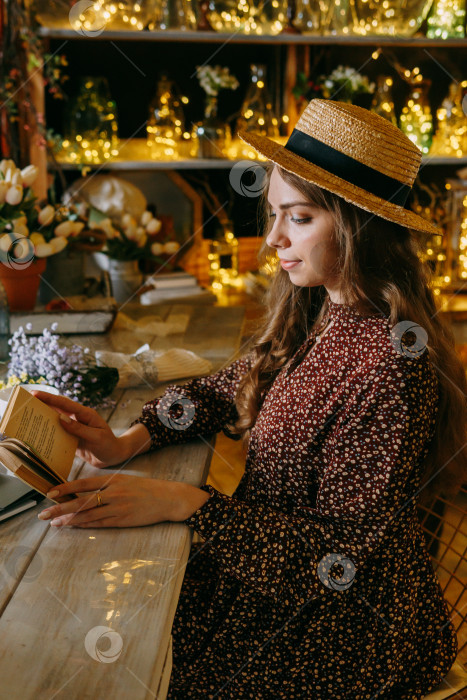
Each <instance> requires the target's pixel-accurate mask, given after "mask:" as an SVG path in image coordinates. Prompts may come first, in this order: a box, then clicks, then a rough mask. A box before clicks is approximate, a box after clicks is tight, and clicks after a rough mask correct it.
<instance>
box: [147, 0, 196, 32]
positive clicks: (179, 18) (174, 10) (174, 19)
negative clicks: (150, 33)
mask: <svg viewBox="0 0 467 700" xmlns="http://www.w3.org/2000/svg"><path fill="white" fill-rule="evenodd" d="M193 5H194V3H193V2H192V0H153V1H152V3H151V10H150V17H149V25H148V26H149V29H151V30H164V29H173V30H178V31H192V30H195V29H196V15H195V11H194V8H193Z"/></svg>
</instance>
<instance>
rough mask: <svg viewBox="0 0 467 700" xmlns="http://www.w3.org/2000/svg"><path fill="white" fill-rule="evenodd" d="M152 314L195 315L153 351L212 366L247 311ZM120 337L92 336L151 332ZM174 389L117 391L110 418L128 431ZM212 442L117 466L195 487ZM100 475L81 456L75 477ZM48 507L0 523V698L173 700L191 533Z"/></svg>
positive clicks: (109, 341)
mask: <svg viewBox="0 0 467 700" xmlns="http://www.w3.org/2000/svg"><path fill="white" fill-rule="evenodd" d="M124 311H125V312H126V313H128V311H129V309H128V308H126V309H124ZM151 311H153V312H154V311H155V312H156V313H157V314H158V315H160V316H161V317H163V318H165V319H167V318H169V317H170V315H171V314H173V313H177V314H179V313H188V314H189V315H190V320H189V325H188V327H187V329H186V331H185V333H184V334H178V335H170V336H167V337H165V338H160V337H159V338H157V339H153V341H152V342H151V345H152V347H155V348H157V349H168V348H170V347H174V346H176V347H184V348H186V349H189V350H193V351H194V352H196V353H198V354H199V355H201V356H203V357H205V358H207V359H209V360H210V361H211V362H212V364H213V371H217V370H218V369H220V368H221V367H223V366H226V365H228V364H229V363H230V362H232V361H233V359H235V356H236V354H237V353H238V350H239V347H238V342H239V338H240V337H241V332H242V322H243V316H244V309H243V308H242V307H236V308H235V307H234V308H232V307H230V308H225V307H223V308H222V307H218V306H194V305H186V306H180V305H171V306H169V305H166V306H162V305H159V306H157V307H152V309H149V308H148V307H145V308H144V315H147V314H149V313H151ZM123 336H125V334H123ZM123 336H120V337H118V336H115V335H114V332H113V331H112V333H110V334H109V335H108V336H107V337H106V338H105V339H104V337H103V336H95V338H94V343H97V344H99V345H101V346H102V345H106V346H107V347H108V348H112V349H117V348H118V349H121V348H122V346H123V348H124V351H130V350H135V349H136V348H137V347H138V346H139V345H141V344H142V342H146V340H147V338H143V339H141V338H139V337H136V338H135V334H131V333H129V334H128V333H127V334H126V336H125V337H123ZM170 383H179V384H180V383H183V380H177V381H176V382H170ZM166 386H167V384H163V385H159V386H158V388H157V390H156V391H154V390H148V389H146V388H144V387H138V388H135V389H127V390H126V391H124V392H121V391H120V392H118V394H117V395H116V398H117V400H118V403H117V406H116V408H115V409H114V410H113V411H112V412H110V413H109V415H108V416H107V418H108V420H109V422H110V425H111V427H112V428H113V429H114V431H115V432H116V433H117V434H120V433H121V432H123V431H124V430H125V429H126V428H127V427H128V426H129V424H130V422H131V420H133V419H134V418H135V417H137V416H139V415H140V410H141V406H142V405H143V403H144V402H145V401H147V400H148V399H150V398H154V396H158V395H160V394H162V393H163V391H164V389H165V387H166ZM214 442H215V436H213V437H212V438H210V439H204V438H200V439H198V440H194V441H192V442H190V443H189V444H186V445H181V446H176V447H175V446H172V447H166V448H163V449H161V450H158V451H156V452H152V453H149V454H147V455H141V456H139V457H136V458H135V459H133V460H132V461H131V463H130V464H129V465H128V466H127V467H125V468H124V469H123V470H122V471H121V473H123V474H133V475H140V476H144V477H153V478H159V479H160V478H163V479H172V480H177V481H184V482H187V483H189V484H193V485H196V486H199V485H201V484H202V483H203V482H204V480H205V478H206V476H207V472H208V468H209V463H210V460H211V454H212V448H213V445H214ZM112 471H116V470H111V469H108V470H105V472H107V473H110V472H112ZM102 473H103V472H102V471H101V470H98V469H96V468H94V467H91V466H89V465H87V464H84V463H82V462H81V461H79V460H75V464H74V465H73V471H72V473H71V475H70V478H73V479H74V478H78V477H84V476H91V475H96V474H98V475H102ZM48 503H49V502H48V501H44V502H43V503H42V504H40V505H39V506H37V507H36V508H34V509H31V510H29V511H26V512H25V513H23V514H21V515H19V516H16V517H14V518H12V519H11V520H7V521H5V522H4V523H2V524H1V525H0V640H1V642H0V698H1V699H2V700H3V699H5V700H6V699H7V698H8V700H16V699H21V700H28V699H30V700H53V699H55V698H57V700H60V699H62V698H63V699H64V698H66V699H67V700H72V699H76V700H78V699H79V700H84V699H85V698H89V699H90V700H91V699H92V700H100V699H104V698H105V699H107V698H112V700H118V699H119V698H121V699H122V700H128V699H129V698H131V700H138V699H139V698H141V699H143V698H145V699H148V698H155V697H157V698H158V699H159V700H160V699H161V698H165V695H166V692H167V687H168V684H169V679H170V669H171V644H170V641H171V637H170V631H171V626H172V622H173V617H174V614H175V609H176V606H177V600H178V596H179V592H180V587H181V584H182V580H183V575H184V569H185V566H186V563H187V560H188V554H189V551H190V544H191V534H192V533H191V530H190V529H189V528H188V527H186V526H185V525H183V524H181V523H162V524H158V525H151V526H146V527H136V528H122V529H120V528H107V529H95V530H80V529H78V528H76V529H73V528H71V527H64V528H61V529H55V528H51V527H50V526H49V524H48V523H46V522H43V521H41V520H38V519H37V513H38V512H39V511H40V510H42V509H43V508H44V507H45V505H46V504H48ZM99 627H102V628H103V629H100V630H99V629H97V628H99ZM106 628H110V630H111V632H110V633H107V632H106ZM85 644H86V647H85ZM93 656H94V657H95V658H93Z"/></svg>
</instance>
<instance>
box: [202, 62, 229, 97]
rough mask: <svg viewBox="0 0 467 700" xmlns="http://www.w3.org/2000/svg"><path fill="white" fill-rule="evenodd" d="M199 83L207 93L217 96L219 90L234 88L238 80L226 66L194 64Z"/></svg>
mask: <svg viewBox="0 0 467 700" xmlns="http://www.w3.org/2000/svg"><path fill="white" fill-rule="evenodd" d="M196 76H197V78H198V80H199V84H200V85H201V87H202V88H203V90H204V92H205V93H206V94H207V95H210V96H212V97H217V95H218V94H219V91H220V90H236V89H237V88H238V86H239V82H238V80H237V78H236V77H235V76H234V75H231V73H230V71H229V69H228V68H222V67H221V66H196Z"/></svg>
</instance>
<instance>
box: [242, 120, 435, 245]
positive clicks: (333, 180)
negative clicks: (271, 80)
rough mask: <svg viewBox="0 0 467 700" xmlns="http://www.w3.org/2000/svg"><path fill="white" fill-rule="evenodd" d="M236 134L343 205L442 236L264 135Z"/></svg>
mask: <svg viewBox="0 0 467 700" xmlns="http://www.w3.org/2000/svg"><path fill="white" fill-rule="evenodd" d="M237 135H238V136H239V138H241V139H242V141H244V142H245V143H247V144H248V145H249V146H252V148H254V149H255V151H257V152H258V153H260V154H261V155H262V156H264V157H265V158H267V159H268V160H270V161H271V162H272V163H275V164H276V165H279V166H280V167H281V168H284V170H287V171H288V172H290V173H294V174H295V175H298V176H299V177H301V178H303V179H304V180H306V181H307V182H311V183H313V184H314V185H318V187H322V188H323V189H325V190H328V191H329V192H332V193H333V194H337V195H338V196H339V197H342V199H345V200H346V202H350V203H351V204H355V206H357V207H360V208H361V209H365V210H366V211H368V212H370V213H372V214H376V215H377V216H380V217H382V218H383V219H386V220H387V221H393V222H394V223H396V224H400V225H402V226H406V227H407V228H410V229H415V230H416V231H422V232H424V233H435V234H438V235H442V234H443V231H442V230H441V229H440V228H438V227H437V226H435V225H434V224H431V223H430V222H429V221H427V219H424V218H423V217H422V216H419V215H418V214H415V212H412V211H410V210H409V209H404V207H401V206H399V205H397V204H391V202H388V201H386V200H385V199H381V198H380V197H377V196H376V195H374V194H371V192H367V191H366V190H363V189H361V188H360V187H356V186H355V185H352V184H351V183H349V182H347V181H346V180H343V179H342V178H340V177H337V175H332V174H331V173H329V172H328V171H327V170H324V169H323V168H320V167H319V166H317V165H314V164H313V163H310V162H309V161H308V160H306V159H305V158H302V157H301V156H298V155H296V154H295V153H292V151H288V150H287V149H286V148H285V147H284V146H281V144H279V143H277V142H276V141H273V140H272V139H270V138H268V137H267V136H260V135H259V134H254V133H250V132H249V131H239V132H238V134H237ZM401 186H402V183H401Z"/></svg>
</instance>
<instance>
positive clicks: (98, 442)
mask: <svg viewBox="0 0 467 700" xmlns="http://www.w3.org/2000/svg"><path fill="white" fill-rule="evenodd" d="M31 393H32V394H33V395H34V396H36V397H37V398H38V399H40V400H41V401H43V402H44V403H46V404H47V405H48V406H50V407H51V408H54V409H55V410H56V411H57V412H58V413H59V414H60V422H61V425H62V426H63V428H64V429H65V430H66V431H67V432H68V433H71V435H76V437H77V438H78V439H79V442H78V449H77V451H76V454H77V455H78V457H81V459H84V460H85V461H86V462H88V463H89V464H92V466H93V467H111V466H114V465H115V464H120V463H121V462H124V461H126V460H128V459H131V457H134V456H135V455H137V454H140V453H141V452H144V451H146V450H148V449H149V446H150V442H151V440H150V435H149V432H148V431H147V429H146V428H145V427H144V426H143V425H142V424H141V423H139V424H136V425H134V426H133V427H132V428H130V429H129V430H127V431H126V432H125V433H124V434H123V435H121V436H120V437H117V436H116V435H114V433H113V432H112V430H111V429H110V427H109V426H108V424H107V423H106V421H105V420H104V419H103V418H101V416H100V415H99V414H98V413H97V411H95V410H94V409H93V408H89V407H86V406H82V405H81V404H79V403H76V401H72V400H71V399H68V398H67V397H66V396H56V395H55V394H49V393H48V392H45V391H32V392H31Z"/></svg>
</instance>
